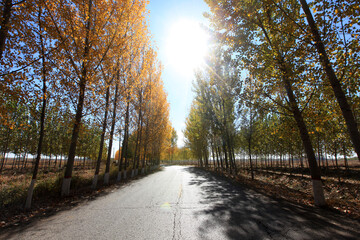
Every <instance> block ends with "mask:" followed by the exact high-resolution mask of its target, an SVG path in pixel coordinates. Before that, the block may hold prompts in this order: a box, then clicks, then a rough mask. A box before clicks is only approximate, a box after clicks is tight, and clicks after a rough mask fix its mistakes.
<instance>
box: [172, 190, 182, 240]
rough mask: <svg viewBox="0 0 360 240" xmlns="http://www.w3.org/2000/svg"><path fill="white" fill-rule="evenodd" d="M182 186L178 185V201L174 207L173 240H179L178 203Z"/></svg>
mask: <svg viewBox="0 0 360 240" xmlns="http://www.w3.org/2000/svg"><path fill="white" fill-rule="evenodd" d="M182 192H183V188H182V184H180V188H179V195H178V199H177V201H176V203H175V207H174V221H173V237H172V239H173V240H178V239H181V208H180V203H181V200H182Z"/></svg>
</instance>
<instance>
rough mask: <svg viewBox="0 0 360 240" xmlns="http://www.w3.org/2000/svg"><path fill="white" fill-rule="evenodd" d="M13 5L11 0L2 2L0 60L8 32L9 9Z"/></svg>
mask: <svg viewBox="0 0 360 240" xmlns="http://www.w3.org/2000/svg"><path fill="white" fill-rule="evenodd" d="M12 7H13V3H12V0H5V1H4V3H3V12H2V21H1V29H0V60H1V59H2V57H3V53H4V51H5V43H6V38H7V37H8V32H9V29H10V26H9V24H10V18H11V11H12V9H11V8H12Z"/></svg>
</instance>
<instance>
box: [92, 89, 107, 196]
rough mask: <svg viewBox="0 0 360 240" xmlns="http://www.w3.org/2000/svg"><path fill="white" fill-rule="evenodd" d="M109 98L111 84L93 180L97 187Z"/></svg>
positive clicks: (94, 185)
mask: <svg viewBox="0 0 360 240" xmlns="http://www.w3.org/2000/svg"><path fill="white" fill-rule="evenodd" d="M109 98H110V86H109V85H108V86H107V87H106V94H105V113H104V119H103V124H102V130H101V138H100V149H99V155H98V158H97V161H96V168H95V174H94V178H93V182H92V188H93V189H95V188H96V186H97V181H98V176H99V172H100V164H101V158H102V154H103V150H104V139H105V133H106V126H107V116H108V109H109Z"/></svg>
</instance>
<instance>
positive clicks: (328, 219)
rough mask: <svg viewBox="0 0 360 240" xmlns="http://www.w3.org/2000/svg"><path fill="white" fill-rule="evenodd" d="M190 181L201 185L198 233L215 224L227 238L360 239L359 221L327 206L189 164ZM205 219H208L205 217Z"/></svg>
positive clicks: (205, 233) (205, 232) (203, 233)
mask: <svg viewBox="0 0 360 240" xmlns="http://www.w3.org/2000/svg"><path fill="white" fill-rule="evenodd" d="M185 171H188V172H189V173H191V174H192V177H191V180H190V183H189V184H190V185H196V186H198V187H200V189H201V198H202V200H201V202H200V204H204V208H203V209H201V210H199V211H197V212H196V217H197V218H198V219H199V220H200V221H202V223H201V226H200V227H199V235H200V237H201V238H203V239H206V238H207V236H211V231H212V229H214V227H221V228H222V229H224V234H225V235H226V236H227V238H228V239H325V238H326V239H359V236H360V223H359V222H358V221H356V220H352V219H347V218H346V217H345V216H342V215H340V214H338V213H335V212H331V211H329V210H326V209H319V208H315V207H308V206H302V205H299V204H293V203H290V202H287V201H284V200H276V199H273V198H270V197H267V196H265V195H263V194H260V193H257V192H256V191H254V190H251V189H248V188H246V186H244V185H241V184H238V183H233V182H231V180H229V179H227V178H225V177H222V176H218V175H216V174H215V173H212V172H208V171H206V170H203V169H200V168H195V167H189V168H186V169H185ZM203 219H205V220H203Z"/></svg>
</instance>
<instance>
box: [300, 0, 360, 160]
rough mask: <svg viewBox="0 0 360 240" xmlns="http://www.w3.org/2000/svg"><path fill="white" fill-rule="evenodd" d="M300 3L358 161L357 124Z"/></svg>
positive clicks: (311, 20)
mask: <svg viewBox="0 0 360 240" xmlns="http://www.w3.org/2000/svg"><path fill="white" fill-rule="evenodd" d="M300 3H301V6H302V9H303V10H304V13H305V14H306V19H307V21H308V24H309V27H310V29H311V33H312V35H313V38H314V40H315V47H316V50H317V51H318V54H319V58H320V62H321V64H322V66H323V68H324V70H325V72H326V75H327V77H328V80H329V82H330V85H331V87H332V89H333V92H334V94H335V97H336V99H337V102H338V104H339V106H340V109H341V112H342V115H343V116H344V119H345V122H346V126H347V129H348V132H349V134H350V137H351V140H352V142H353V145H354V149H355V152H356V154H357V156H358V160H359V161H360V134H359V130H358V127H357V123H356V120H355V117H354V114H353V112H352V110H351V107H350V105H349V103H348V101H347V99H346V96H345V93H344V91H343V89H342V87H341V83H340V81H339V79H338V78H337V76H336V74H335V72H334V69H333V67H332V64H331V62H330V60H329V58H328V55H327V52H326V50H325V46H324V43H323V41H322V39H321V36H320V34H319V31H318V28H317V25H316V23H315V20H314V18H313V16H312V13H311V11H310V9H309V6H308V4H307V2H306V0H300Z"/></svg>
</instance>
